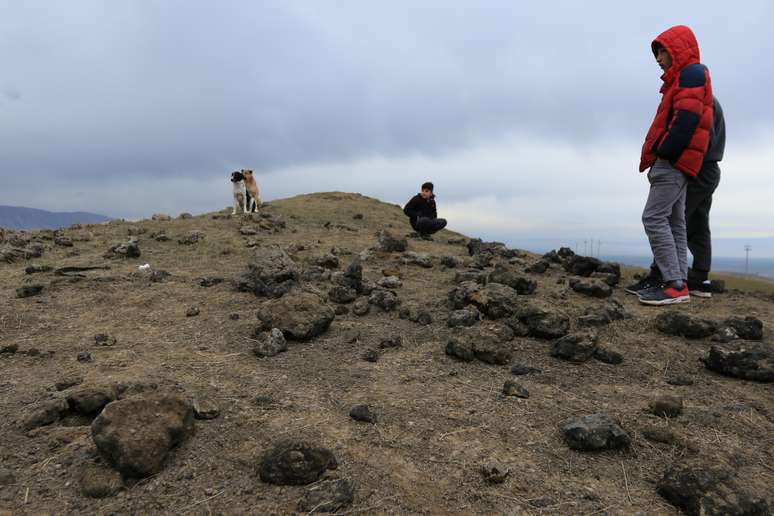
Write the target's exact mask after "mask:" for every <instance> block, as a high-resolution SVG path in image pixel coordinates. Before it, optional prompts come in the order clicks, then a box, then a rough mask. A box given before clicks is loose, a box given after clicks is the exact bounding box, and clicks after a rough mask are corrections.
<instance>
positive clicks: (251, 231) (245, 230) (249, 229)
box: [239, 226, 258, 236]
mask: <svg viewBox="0 0 774 516" xmlns="http://www.w3.org/2000/svg"><path fill="white" fill-rule="evenodd" d="M239 234H240V235H244V236H251V235H257V234H258V230H257V229H255V227H253V226H242V227H241V228H239Z"/></svg>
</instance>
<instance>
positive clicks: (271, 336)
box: [253, 328, 288, 357]
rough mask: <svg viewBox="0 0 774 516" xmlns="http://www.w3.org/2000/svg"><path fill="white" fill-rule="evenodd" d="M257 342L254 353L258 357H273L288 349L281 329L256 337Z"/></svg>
mask: <svg viewBox="0 0 774 516" xmlns="http://www.w3.org/2000/svg"><path fill="white" fill-rule="evenodd" d="M256 340H257V342H256V343H255V346H253V353H255V355H256V356H258V357H273V356H275V355H277V354H279V353H282V352H283V351H287V349H288V343H287V341H286V340H285V336H284V335H283V333H282V331H281V330H280V329H279V328H272V329H271V331H269V332H262V333H260V334H258V335H256Z"/></svg>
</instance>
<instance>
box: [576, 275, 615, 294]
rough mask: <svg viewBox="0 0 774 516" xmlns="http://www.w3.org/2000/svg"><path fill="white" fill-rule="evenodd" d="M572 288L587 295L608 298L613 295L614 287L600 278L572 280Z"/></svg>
mask: <svg viewBox="0 0 774 516" xmlns="http://www.w3.org/2000/svg"><path fill="white" fill-rule="evenodd" d="M570 288H571V289H573V290H574V291H575V292H577V293H579V294H583V295H585V296H590V297H597V298H606V297H610V296H612V295H613V289H612V288H611V287H610V285H608V284H607V283H605V282H604V281H602V280H600V279H594V278H590V279H577V278H573V279H571V280H570Z"/></svg>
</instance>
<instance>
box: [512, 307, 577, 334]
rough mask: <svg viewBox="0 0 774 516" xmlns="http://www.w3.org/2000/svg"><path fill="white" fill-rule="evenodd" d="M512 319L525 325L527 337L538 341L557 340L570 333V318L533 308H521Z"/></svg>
mask: <svg viewBox="0 0 774 516" xmlns="http://www.w3.org/2000/svg"><path fill="white" fill-rule="evenodd" d="M514 317H515V318H516V319H518V320H519V321H521V322H522V323H523V324H524V325H526V327H527V330H528V335H529V336H531V337H537V338H539V339H548V340H551V339H558V338H560V337H564V336H565V335H567V334H568V333H569V332H570V318H569V317H567V316H566V315H563V314H560V313H558V312H549V311H546V310H543V309H540V308H537V307H534V306H529V305H527V306H523V307H521V308H520V309H519V310H518V311H517V312H516V313H515V314H514Z"/></svg>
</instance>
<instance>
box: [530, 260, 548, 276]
mask: <svg viewBox="0 0 774 516" xmlns="http://www.w3.org/2000/svg"><path fill="white" fill-rule="evenodd" d="M550 266H551V264H550V263H549V262H548V261H547V260H538V261H537V262H535V263H533V264H532V265H530V266H529V267H527V268H526V269H525V270H526V271H527V272H531V273H532V274H543V273H545V272H546V271H547V270H548V268H549V267H550Z"/></svg>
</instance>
